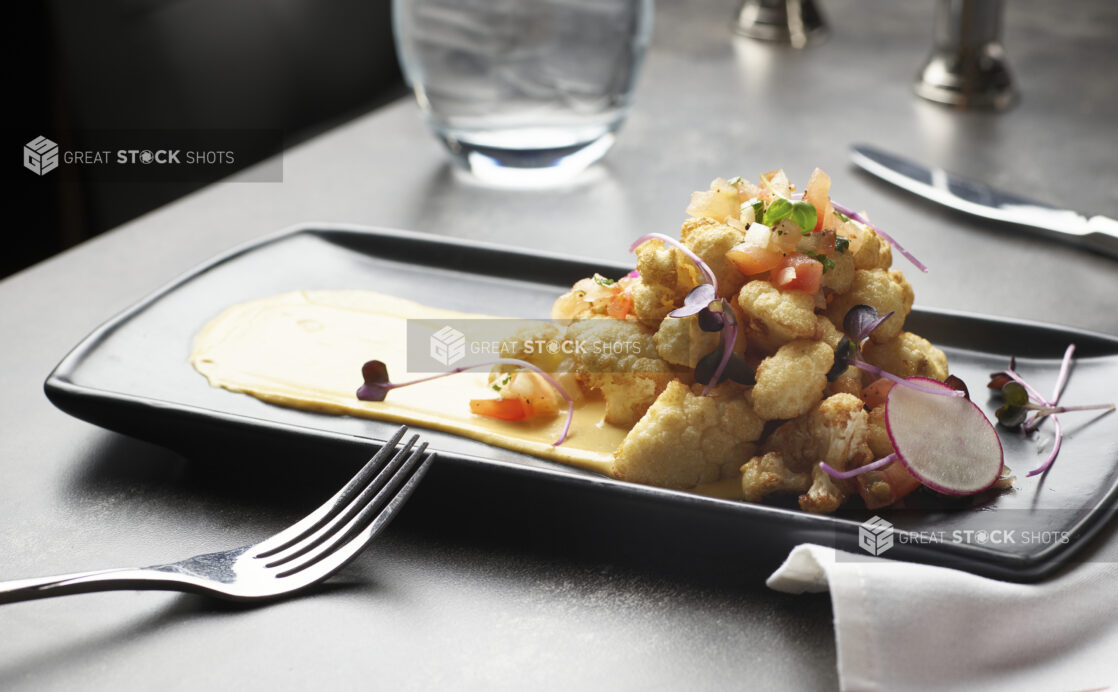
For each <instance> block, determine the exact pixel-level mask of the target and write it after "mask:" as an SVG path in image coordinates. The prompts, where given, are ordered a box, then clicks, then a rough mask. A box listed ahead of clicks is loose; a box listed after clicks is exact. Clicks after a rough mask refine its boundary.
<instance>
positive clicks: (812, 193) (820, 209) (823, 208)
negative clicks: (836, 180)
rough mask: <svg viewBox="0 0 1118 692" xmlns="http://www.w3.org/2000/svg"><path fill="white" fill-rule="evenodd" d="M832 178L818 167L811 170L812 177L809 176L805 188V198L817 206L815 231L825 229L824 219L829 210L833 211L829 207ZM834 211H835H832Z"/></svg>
mask: <svg viewBox="0 0 1118 692" xmlns="http://www.w3.org/2000/svg"><path fill="white" fill-rule="evenodd" d="M830 194H831V178H830V176H828V175H827V174H826V173H824V172H823V171H822V170H820V169H818V168H816V169H815V170H814V171H812V172H811V177H810V178H808V181H807V187H805V188H804V199H805V200H807V201H808V202H811V206H813V207H815V218H816V221H815V228H814V229H812V231H813V232H818V231H821V230H823V221H824V219H825V218H826V216H827V212H828V211H831V210H830V209H828V207H830V206H831V199H830ZM832 213H833V212H832Z"/></svg>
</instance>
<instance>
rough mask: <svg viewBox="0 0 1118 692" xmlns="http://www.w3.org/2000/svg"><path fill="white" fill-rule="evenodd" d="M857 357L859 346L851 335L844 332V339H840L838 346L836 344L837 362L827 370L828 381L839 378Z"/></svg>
mask: <svg viewBox="0 0 1118 692" xmlns="http://www.w3.org/2000/svg"><path fill="white" fill-rule="evenodd" d="M857 357H858V346H857V345H855V343H854V342H853V341H852V340H851V339H850V337H849V336H846V335H845V334H844V335H843V337H842V339H840V340H839V342H838V346H835V363H834V365H832V366H831V369H830V370H828V371H827V381H828V382H834V381H835V380H837V379H838V378H839V377H840V376H841V375H842V373H844V372H846V369H847V368H848V367H850V363H852V362H853V361H854V359H855V358H857Z"/></svg>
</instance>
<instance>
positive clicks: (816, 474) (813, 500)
mask: <svg viewBox="0 0 1118 692" xmlns="http://www.w3.org/2000/svg"><path fill="white" fill-rule="evenodd" d="M854 491H855V488H854V486H853V483H852V482H851V481H843V480H839V479H837V478H834V477H832V476H831V474H829V473H827V472H826V471H824V470H823V469H822V468H820V467H818V466H816V467H815V468H813V469H812V470H811V487H810V488H808V490H807V492H806V493H804V494H803V495H800V497H799V498H797V499H798V501H799V503H800V509H802V510H803V511H805V512H812V513H814V514H830V513H831V512H834V511H835V510H837V509H838V508H839V507H841V506H842V503H843V502H845V501H846V496H847V495H849V494H850V493H852V492H854Z"/></svg>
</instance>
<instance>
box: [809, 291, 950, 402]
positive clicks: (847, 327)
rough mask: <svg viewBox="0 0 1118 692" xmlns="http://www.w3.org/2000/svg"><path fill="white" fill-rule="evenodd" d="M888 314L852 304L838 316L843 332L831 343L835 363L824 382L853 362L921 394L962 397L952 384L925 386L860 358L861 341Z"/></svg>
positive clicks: (877, 375)
mask: <svg viewBox="0 0 1118 692" xmlns="http://www.w3.org/2000/svg"><path fill="white" fill-rule="evenodd" d="M892 315H893V313H892V312H887V313H885V314H884V315H881V316H878V314H877V309H876V308H874V307H873V306H872V305H855V306H854V307H852V308H850V309H849V310H847V312H846V315H845V316H844V317H843V319H842V329H843V332H845V334H844V335H843V337H842V339H840V340H839V343H838V345H837V346H835V363H834V365H833V366H832V367H831V369H830V371H829V372H828V373H827V379H828V381H830V382H834V381H835V380H836V379H838V377H839V376H840V375H842V373H843V372H845V371H846V369H847V368H848V367H849V366H851V365H853V366H855V367H857V368H859V369H861V370H865V371H866V372H868V373H870V374H871V375H874V376H876V377H884V378H885V379H887V380H891V381H892V382H894V383H895V384H899V385H901V386H902V387H908V388H909V389H914V390H916V391H918V392H924V393H925V394H935V395H936V396H966V393H965V391H961V390H959V389H958V388H956V387H954V386H949V388H948V389H943V388H942V387H929V386H925V385H922V384H920V383H919V382H914V381H913V380H912V379H910V378H903V377H897V376H896V375H894V374H893V373H891V372H889V371H887V370H882V369H881V368H879V367H877V366H876V365H873V364H871V363H867V362H866V361H864V360H862V344H863V343H864V342H865V340H866V339H868V338H869V336H870V334H871V333H872V332H873V330H875V329H877V328H878V327H880V326H881V324H882V323H883V322H885V320H887V319H889V318H890V317H891V316H892ZM964 389H965V387H964Z"/></svg>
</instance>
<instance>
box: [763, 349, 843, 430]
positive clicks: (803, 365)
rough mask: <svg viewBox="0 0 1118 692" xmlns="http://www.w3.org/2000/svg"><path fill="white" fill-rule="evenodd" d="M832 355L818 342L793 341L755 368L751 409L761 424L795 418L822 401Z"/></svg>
mask: <svg viewBox="0 0 1118 692" xmlns="http://www.w3.org/2000/svg"><path fill="white" fill-rule="evenodd" d="M834 361H835V352H834V350H832V349H831V347H830V346H828V345H827V344H825V343H823V342H822V341H809V340H807V339H797V340H796V341H790V342H788V343H787V344H785V345H783V346H781V347H780V349H778V350H777V352H776V353H775V354H773V355H771V356H769V357H768V358H766V359H764V360H763V361H761V364H760V365H758V366H757V384H756V386H754V387H753V407H754V410H756V411H757V415H759V416H761V418H763V419H765V420H776V419H780V418H795V417H797V416H800V415H803V414H805V413H807V412H808V411H810V410H811V409H812V407H814V406H815V405H816V404H818V403H819V401H820V399H822V398H823V389H824V388H825V387H826V386H827V371H828V370H830V369H831V366H832V365H833V364H834Z"/></svg>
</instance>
